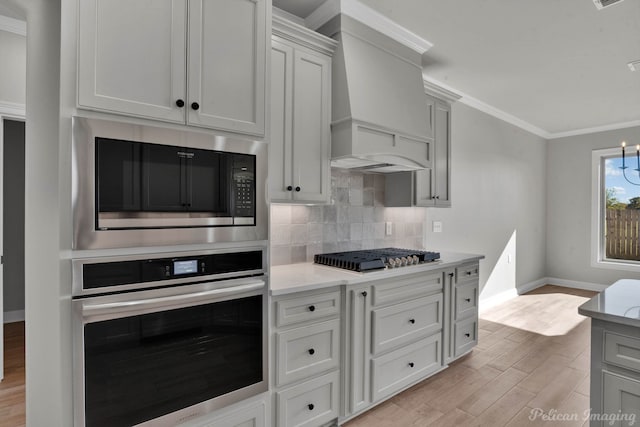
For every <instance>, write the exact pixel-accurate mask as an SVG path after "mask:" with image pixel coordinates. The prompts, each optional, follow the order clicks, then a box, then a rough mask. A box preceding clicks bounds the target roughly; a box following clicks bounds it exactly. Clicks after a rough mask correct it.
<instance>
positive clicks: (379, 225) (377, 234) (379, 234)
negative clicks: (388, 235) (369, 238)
mask: <svg viewBox="0 0 640 427" xmlns="http://www.w3.org/2000/svg"><path fill="white" fill-rule="evenodd" d="M373 226H374V238H375V239H384V237H385V232H384V231H385V224H384V222H374V223H373Z"/></svg>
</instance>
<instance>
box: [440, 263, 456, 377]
mask: <svg viewBox="0 0 640 427" xmlns="http://www.w3.org/2000/svg"><path fill="white" fill-rule="evenodd" d="M454 277H455V273H454V272H453V271H452V270H448V271H445V272H444V301H445V304H444V310H443V320H442V364H443V365H446V364H448V363H449V362H450V361H452V360H453V357H454V344H455V343H454V341H455V340H454V337H453V334H454V328H453V322H454V319H453V312H454V309H455V307H454V301H453V294H454V286H455V284H454Z"/></svg>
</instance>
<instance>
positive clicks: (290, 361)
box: [271, 288, 342, 427]
mask: <svg viewBox="0 0 640 427" xmlns="http://www.w3.org/2000/svg"><path fill="white" fill-rule="evenodd" d="M341 302H342V300H341V290H340V288H330V289H326V290H320V291H310V292H299V293H296V294H293V295H287V296H283V297H274V298H273V307H274V310H273V311H272V312H273V320H272V325H273V327H272V332H271V343H272V346H271V347H272V349H273V357H272V361H273V363H272V366H273V368H272V371H273V374H272V384H274V385H275V389H274V408H275V417H274V423H275V424H274V426H277V427H294V426H296V427H321V426H324V425H327V424H329V425H330V424H331V423H335V422H337V419H338V415H339V410H340V360H341V352H340V349H341V332H342V323H341Z"/></svg>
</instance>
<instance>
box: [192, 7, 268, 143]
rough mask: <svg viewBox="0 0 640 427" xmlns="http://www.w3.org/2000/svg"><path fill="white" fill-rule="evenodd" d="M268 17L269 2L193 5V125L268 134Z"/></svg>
mask: <svg viewBox="0 0 640 427" xmlns="http://www.w3.org/2000/svg"><path fill="white" fill-rule="evenodd" d="M265 13H266V11H265V0H191V1H190V2H189V48H190V49H189V62H188V64H189V102H190V104H189V105H188V111H189V115H188V120H187V121H188V123H189V124H194V125H201V126H207V127H216V128H221V129H226V130H229V131H235V132H242V133H249V134H255V135H262V134H264V100H265V98H264V96H265V81H264V76H265V53H266V44H265V43H266V38H265ZM222 41H224V42H222ZM194 103H197V105H198V108H194Z"/></svg>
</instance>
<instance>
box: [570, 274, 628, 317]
mask: <svg viewBox="0 0 640 427" xmlns="http://www.w3.org/2000/svg"><path fill="white" fill-rule="evenodd" d="M578 313H580V314H582V315H584V316H589V317H592V318H594V319H599V320H604V321H607V322H614V323H620V324H623V325H630V326H637V327H640V280H632V279H623V280H618V281H617V282H615V283H614V284H612V285H611V286H609V287H608V288H606V289H605V290H604V291H602V292H600V293H599V294H598V295H596V296H594V297H593V298H591V299H590V300H589V301H587V302H585V303H584V304H582V305H581V306H580V307H578Z"/></svg>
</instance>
